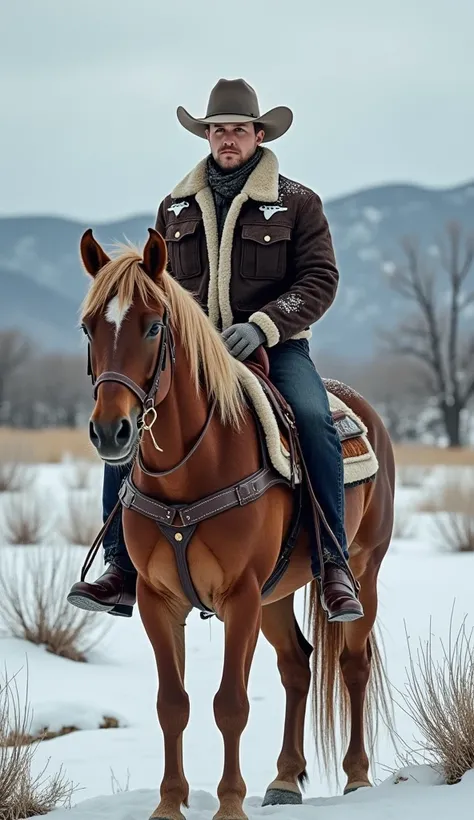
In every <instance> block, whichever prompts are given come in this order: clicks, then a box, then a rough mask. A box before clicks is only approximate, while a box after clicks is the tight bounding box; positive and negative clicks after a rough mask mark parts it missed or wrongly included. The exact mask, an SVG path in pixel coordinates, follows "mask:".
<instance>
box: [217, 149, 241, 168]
mask: <svg viewBox="0 0 474 820" xmlns="http://www.w3.org/2000/svg"><path fill="white" fill-rule="evenodd" d="M222 153H225V152H224V151H223V152H222ZM246 161H247V160H244V159H243V157H242V155H241V154H238V153H237V152H236V153H235V154H233V155H232V162H231V164H228V162H222V159H221V152H219V153H218V155H217V160H216V162H217V164H218V166H219V168H220V169H221V170H222V171H237V169H238V168H241V167H242V165H245V163H246Z"/></svg>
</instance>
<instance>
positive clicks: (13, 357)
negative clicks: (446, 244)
mask: <svg viewBox="0 0 474 820" xmlns="http://www.w3.org/2000/svg"><path fill="white" fill-rule="evenodd" d="M31 353H32V348H31V343H30V341H29V339H27V338H26V336H24V335H23V334H22V333H21V332H20V331H19V330H15V329H12V330H2V331H0V421H2V420H3V414H4V403H5V401H6V398H7V395H6V394H7V386H8V383H9V382H10V380H11V378H12V377H13V376H14V375H15V373H16V372H17V370H18V369H19V368H21V367H22V366H23V364H24V363H25V362H26V361H27V360H28V359H29V358H30V357H31Z"/></svg>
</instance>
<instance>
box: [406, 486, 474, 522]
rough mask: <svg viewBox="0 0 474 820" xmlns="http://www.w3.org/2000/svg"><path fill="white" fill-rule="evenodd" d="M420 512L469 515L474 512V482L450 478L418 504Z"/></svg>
mask: <svg viewBox="0 0 474 820" xmlns="http://www.w3.org/2000/svg"><path fill="white" fill-rule="evenodd" d="M417 509H418V510H419V512H428V513H438V512H449V513H461V514H465V513H469V512H471V513H472V512H473V511H474V481H472V480H471V481H468V480H467V481H461V480H460V479H459V478H448V479H446V480H445V481H444V482H443V483H442V484H441V486H440V487H438V488H437V489H436V490H434V491H433V492H432V493H431V494H430V495H428V496H427V497H426V498H423V499H422V500H421V501H420V503H419V504H418V507H417Z"/></svg>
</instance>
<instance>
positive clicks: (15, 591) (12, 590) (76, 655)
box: [0, 546, 108, 661]
mask: <svg viewBox="0 0 474 820" xmlns="http://www.w3.org/2000/svg"><path fill="white" fill-rule="evenodd" d="M75 580H77V565H76V563H75V561H74V556H73V553H72V552H71V551H70V550H64V549H58V548H52V547H45V546H41V547H29V548H27V549H25V550H21V551H20V552H18V551H16V552H15V553H10V554H9V555H7V556H4V557H3V561H2V572H1V573H0V618H1V619H2V620H3V623H4V625H5V628H6V630H7V631H8V633H9V634H11V635H13V636H14V637H16V638H21V639H23V640H26V641H30V642H31V643H34V644H38V645H42V646H45V647H46V649H47V650H48V652H52V653H53V654H54V655H60V656H61V657H63V658H69V659H70V660H73V661H86V660H87V657H86V655H87V652H89V651H90V649H92V647H93V646H95V645H96V644H97V643H98V642H99V641H100V640H101V639H102V638H103V636H104V634H105V632H106V631H107V629H108V625H107V624H105V623H104V622H103V623H102V628H98V622H97V620H96V618H97V617H99V620H100V615H98V614H97V613H91V612H84V611H83V610H80V609H77V608H76V607H73V606H71V604H69V603H68V601H67V599H66V596H67V593H68V591H69V588H70V586H71V584H72V583H73V582H74V581H75Z"/></svg>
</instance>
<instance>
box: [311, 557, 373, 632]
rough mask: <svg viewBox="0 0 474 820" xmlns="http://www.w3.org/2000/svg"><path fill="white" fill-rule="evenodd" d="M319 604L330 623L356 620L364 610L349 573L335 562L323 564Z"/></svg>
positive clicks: (361, 615)
mask: <svg viewBox="0 0 474 820" xmlns="http://www.w3.org/2000/svg"><path fill="white" fill-rule="evenodd" d="M324 569H325V574H324V575H325V577H324V584H323V588H322V592H321V604H322V607H323V609H324V610H325V611H326V612H327V618H328V621H329V622H330V623H333V622H334V621H357V620H358V618H363V616H364V610H363V609H362V604H361V603H360V601H359V600H358V598H357V594H356V592H355V590H354V584H353V582H352V578H351V576H350V575H349V573H348V572H347V571H346V570H345V569H343V568H342V567H338V566H336V564H331V563H328V564H326V565H325V568H324Z"/></svg>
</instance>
